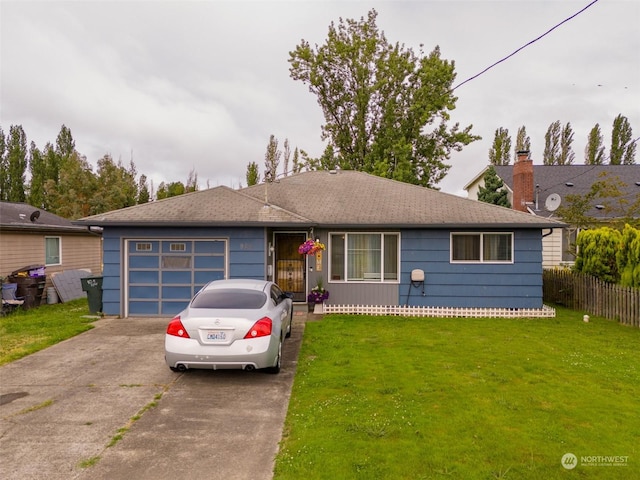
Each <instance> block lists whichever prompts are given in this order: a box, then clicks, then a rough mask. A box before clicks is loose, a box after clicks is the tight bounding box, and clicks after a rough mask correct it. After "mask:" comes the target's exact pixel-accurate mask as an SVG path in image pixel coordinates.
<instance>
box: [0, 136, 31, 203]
mask: <svg viewBox="0 0 640 480" xmlns="http://www.w3.org/2000/svg"><path fill="white" fill-rule="evenodd" d="M6 148H7V154H6V155H7V162H6V163H7V177H8V178H7V182H6V187H7V190H6V197H5V200H8V201H10V202H24V201H25V200H26V194H25V188H24V187H25V180H26V172H27V136H26V135H25V133H24V130H23V129H22V125H11V127H9V136H8V138H7V147H6Z"/></svg>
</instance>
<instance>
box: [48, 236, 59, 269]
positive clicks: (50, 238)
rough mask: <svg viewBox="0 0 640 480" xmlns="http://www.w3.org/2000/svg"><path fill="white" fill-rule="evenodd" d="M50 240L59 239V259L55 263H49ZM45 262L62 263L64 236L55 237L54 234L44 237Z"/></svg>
mask: <svg viewBox="0 0 640 480" xmlns="http://www.w3.org/2000/svg"><path fill="white" fill-rule="evenodd" d="M48 240H57V241H58V261H57V262H55V263H53V262H52V263H49V256H48V255H47V244H48V243H49V242H48ZM44 264H45V266H48V265H62V237H53V236H45V237H44Z"/></svg>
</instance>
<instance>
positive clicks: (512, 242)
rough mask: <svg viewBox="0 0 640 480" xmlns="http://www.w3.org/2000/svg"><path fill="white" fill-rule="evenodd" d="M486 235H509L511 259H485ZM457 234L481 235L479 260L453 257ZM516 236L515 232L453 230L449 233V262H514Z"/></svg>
mask: <svg viewBox="0 0 640 480" xmlns="http://www.w3.org/2000/svg"><path fill="white" fill-rule="evenodd" d="M485 235H508V236H509V238H510V239H511V241H510V251H509V260H485V259H484V236H485ZM455 236H474V237H476V236H479V237H480V246H479V248H480V252H479V253H480V255H479V257H480V259H479V260H454V258H453V237H455ZM513 239H514V236H513V232H451V233H450V234H449V262H450V263H467V264H469V263H473V264H503V265H504V264H513V263H514V259H513V258H514V241H513Z"/></svg>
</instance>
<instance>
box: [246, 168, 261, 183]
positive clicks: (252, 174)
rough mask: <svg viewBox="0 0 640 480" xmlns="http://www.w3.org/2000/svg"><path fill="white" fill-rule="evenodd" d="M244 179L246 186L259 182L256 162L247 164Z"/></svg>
mask: <svg viewBox="0 0 640 480" xmlns="http://www.w3.org/2000/svg"><path fill="white" fill-rule="evenodd" d="M245 179H246V180H247V187H250V186H252V185H257V184H258V183H259V182H260V172H259V171H258V164H257V163H256V162H250V163H249V165H247V173H246V175H245Z"/></svg>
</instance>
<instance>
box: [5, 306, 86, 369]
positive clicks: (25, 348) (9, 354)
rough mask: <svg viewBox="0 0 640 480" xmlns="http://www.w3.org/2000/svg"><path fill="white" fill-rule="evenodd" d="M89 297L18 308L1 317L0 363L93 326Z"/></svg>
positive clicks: (27, 353) (12, 359) (42, 347)
mask: <svg viewBox="0 0 640 480" xmlns="http://www.w3.org/2000/svg"><path fill="white" fill-rule="evenodd" d="M88 314H89V307H88V303H87V299H79V300H74V301H71V302H66V303H58V304H55V305H42V306H40V307H37V308H31V309H29V310H21V309H18V310H16V311H15V312H12V313H11V314H9V315H6V316H3V317H0V365H4V364H5V363H9V362H12V361H14V360H18V359H19V358H22V357H25V356H27V355H29V354H31V353H34V352H37V351H39V350H42V349H44V348H47V347H49V346H51V345H54V344H56V343H58V342H61V341H63V340H66V339H67V338H70V337H73V336H75V335H78V334H79V333H82V332H85V331H87V330H90V329H91V328H93V325H91V322H93V321H94V319H91V318H83V316H87V315H88Z"/></svg>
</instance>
